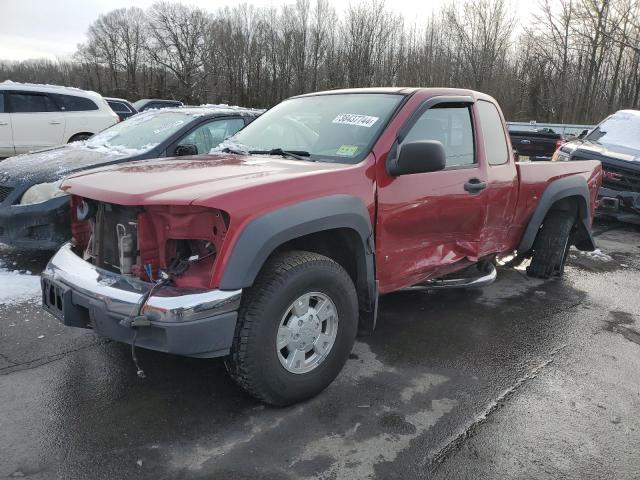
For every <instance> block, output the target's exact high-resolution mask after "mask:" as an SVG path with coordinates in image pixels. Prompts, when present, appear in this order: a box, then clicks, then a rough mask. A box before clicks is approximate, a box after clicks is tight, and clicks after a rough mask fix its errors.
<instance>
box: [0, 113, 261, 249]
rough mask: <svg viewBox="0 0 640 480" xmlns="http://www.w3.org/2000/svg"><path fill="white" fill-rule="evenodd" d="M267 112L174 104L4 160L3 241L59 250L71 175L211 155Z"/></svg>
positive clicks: (0, 170) (65, 232)
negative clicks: (63, 186)
mask: <svg viewBox="0 0 640 480" xmlns="http://www.w3.org/2000/svg"><path fill="white" fill-rule="evenodd" d="M260 113H261V111H259V110H251V109H244V108H237V107H223V108H216V107H207V108H179V109H175V108H170V109H164V110H151V111H148V112H144V113H140V114H138V115H136V116H134V117H131V118H130V119H128V120H125V121H124V122H120V123H118V124H116V125H113V126H112V127H110V128H108V129H106V130H104V131H102V132H101V133H98V134H97V135H95V136H93V137H92V138H90V139H89V140H87V141H84V142H76V143H72V144H69V145H65V146H62V147H58V148H52V149H48V150H42V151H39V152H36V153H32V154H26V155H19V156H16V157H13V158H9V159H7V160H4V161H2V162H0V243H5V244H9V245H13V246H17V247H24V248H35V249H49V250H53V249H55V248H57V247H58V246H59V245H60V244H61V243H63V242H65V241H66V240H68V239H69V238H70V237H71V232H70V230H69V199H68V197H67V196H66V195H65V194H64V192H62V191H61V190H60V189H59V188H58V186H59V185H60V181H61V179H62V178H63V177H64V176H66V175H69V174H70V173H77V172H79V171H83V170H88V169H91V168H94V167H98V166H103V165H112V164H115V163H122V162H129V161H131V160H141V159H146V158H157V157H167V156H174V155H175V156H180V155H196V154H201V153H208V152H209V150H211V149H212V148H213V147H215V146H217V145H218V144H219V143H220V142H222V141H223V140H224V139H225V138H226V137H228V136H229V135H233V134H234V133H236V132H237V131H238V130H240V129H241V128H243V127H244V126H245V125H246V124H248V123H249V122H251V121H252V120H253V119H254V118H256V117H257V116H258V115H259V114H260Z"/></svg>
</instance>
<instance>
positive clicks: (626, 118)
mask: <svg viewBox="0 0 640 480" xmlns="http://www.w3.org/2000/svg"><path fill="white" fill-rule="evenodd" d="M587 139H588V140H591V141H593V142H596V143H600V144H602V145H611V146H617V147H628V148H630V149H634V150H638V149H640V114H639V113H638V112H635V111H633V110H621V111H619V112H616V113H614V114H613V115H611V116H609V117H607V119H606V120H605V121H604V122H602V123H600V124H599V125H598V126H597V127H596V128H594V129H593V130H592V131H591V133H589V135H587Z"/></svg>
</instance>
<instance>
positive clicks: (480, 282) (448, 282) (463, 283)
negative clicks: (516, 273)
mask: <svg viewBox="0 0 640 480" xmlns="http://www.w3.org/2000/svg"><path fill="white" fill-rule="evenodd" d="M487 268H488V270H489V271H488V272H487V273H485V274H484V275H482V276H480V277H472V278H445V279H435V280H429V281H428V282H424V283H419V284H417V285H413V286H411V287H407V288H404V289H403V290H437V289H442V288H479V287H484V286H486V285H490V284H492V283H493V282H494V281H495V279H496V277H497V275H498V272H497V271H496V267H495V266H494V265H493V263H487Z"/></svg>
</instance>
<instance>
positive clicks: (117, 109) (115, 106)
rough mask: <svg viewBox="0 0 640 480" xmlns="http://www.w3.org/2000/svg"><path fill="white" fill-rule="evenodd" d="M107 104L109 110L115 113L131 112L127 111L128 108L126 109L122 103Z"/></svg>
mask: <svg viewBox="0 0 640 480" xmlns="http://www.w3.org/2000/svg"><path fill="white" fill-rule="evenodd" d="M107 103H108V104H109V106H110V107H111V110H113V111H114V112H116V113H129V112H131V110H129V107H127V106H126V105H125V104H124V103H122V102H107Z"/></svg>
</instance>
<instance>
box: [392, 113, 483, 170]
mask: <svg viewBox="0 0 640 480" xmlns="http://www.w3.org/2000/svg"><path fill="white" fill-rule="evenodd" d="M418 140H437V141H438V142H440V143H442V145H443V146H444V151H445V152H446V154H447V164H446V165H447V167H456V166H464V165H473V163H474V162H475V155H474V150H473V127H472V125H471V113H470V111H469V107H466V106H449V105H446V104H443V105H437V106H436V107H434V108H430V109H429V110H427V111H426V112H424V113H423V114H422V116H421V117H420V118H419V119H418V121H417V122H416V123H415V124H414V125H413V127H411V130H409V133H408V134H407V136H406V137H405V138H404V140H403V143H406V142H415V141H418Z"/></svg>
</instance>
